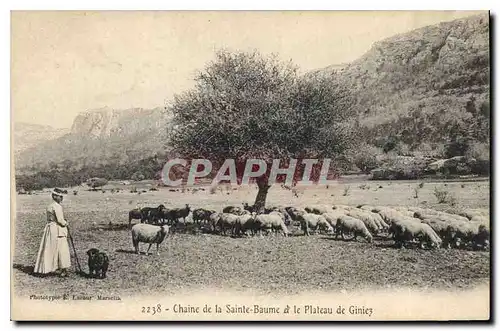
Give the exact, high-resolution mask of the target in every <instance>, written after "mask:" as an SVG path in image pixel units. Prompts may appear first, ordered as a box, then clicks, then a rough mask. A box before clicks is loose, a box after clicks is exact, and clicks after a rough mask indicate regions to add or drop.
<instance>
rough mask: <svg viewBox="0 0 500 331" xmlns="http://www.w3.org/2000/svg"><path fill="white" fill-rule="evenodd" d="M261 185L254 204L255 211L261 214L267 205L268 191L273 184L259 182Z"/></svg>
mask: <svg viewBox="0 0 500 331" xmlns="http://www.w3.org/2000/svg"><path fill="white" fill-rule="evenodd" d="M257 185H258V186H259V192H258V193H257V197H256V198H255V203H254V204H253V211H254V212H256V213H257V214H261V213H263V212H264V207H265V206H266V198H267V192H268V191H269V188H270V187H271V185H268V184H267V182H266V183H261V182H257Z"/></svg>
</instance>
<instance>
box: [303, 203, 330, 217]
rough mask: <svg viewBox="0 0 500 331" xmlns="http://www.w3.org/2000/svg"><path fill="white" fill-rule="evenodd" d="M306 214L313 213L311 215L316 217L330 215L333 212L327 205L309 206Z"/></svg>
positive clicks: (306, 208)
mask: <svg viewBox="0 0 500 331" xmlns="http://www.w3.org/2000/svg"><path fill="white" fill-rule="evenodd" d="M304 209H305V211H306V212H308V213H311V214H316V215H321V214H325V213H328V212H330V211H332V210H333V208H332V207H329V206H326V205H314V206H307V207H305V208H304Z"/></svg>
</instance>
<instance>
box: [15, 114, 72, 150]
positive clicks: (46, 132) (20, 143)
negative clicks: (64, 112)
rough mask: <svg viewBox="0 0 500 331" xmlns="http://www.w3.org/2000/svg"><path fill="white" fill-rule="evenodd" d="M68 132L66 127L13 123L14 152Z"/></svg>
mask: <svg viewBox="0 0 500 331" xmlns="http://www.w3.org/2000/svg"><path fill="white" fill-rule="evenodd" d="M68 132H69V130H68V129H56V128H53V127H51V126H47V125H38V124H29V123H22V122H20V123H14V132H13V133H14V134H13V144H14V154H15V155H18V154H19V153H21V152H22V151H24V150H26V149H28V148H30V147H34V146H36V145H38V144H40V143H42V142H45V141H49V140H53V139H57V138H59V137H61V136H63V135H65V134H67V133H68Z"/></svg>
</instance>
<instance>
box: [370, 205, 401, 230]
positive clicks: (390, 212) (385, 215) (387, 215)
mask: <svg viewBox="0 0 500 331" xmlns="http://www.w3.org/2000/svg"><path fill="white" fill-rule="evenodd" d="M376 213H378V214H379V215H380V216H382V219H383V220H384V222H386V223H387V224H388V225H389V226H390V225H391V224H392V223H393V222H397V221H398V220H401V219H403V218H405V216H404V215H403V214H401V213H400V212H398V211H397V210H394V209H392V208H387V207H381V208H380V209H378V211H376Z"/></svg>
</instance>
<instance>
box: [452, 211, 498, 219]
mask: <svg viewBox="0 0 500 331" xmlns="http://www.w3.org/2000/svg"><path fill="white" fill-rule="evenodd" d="M458 215H460V216H464V217H467V218H468V219H472V218H473V217H474V216H484V217H489V216H490V215H489V212H488V211H486V210H483V209H466V210H464V211H462V212H460V213H458Z"/></svg>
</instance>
